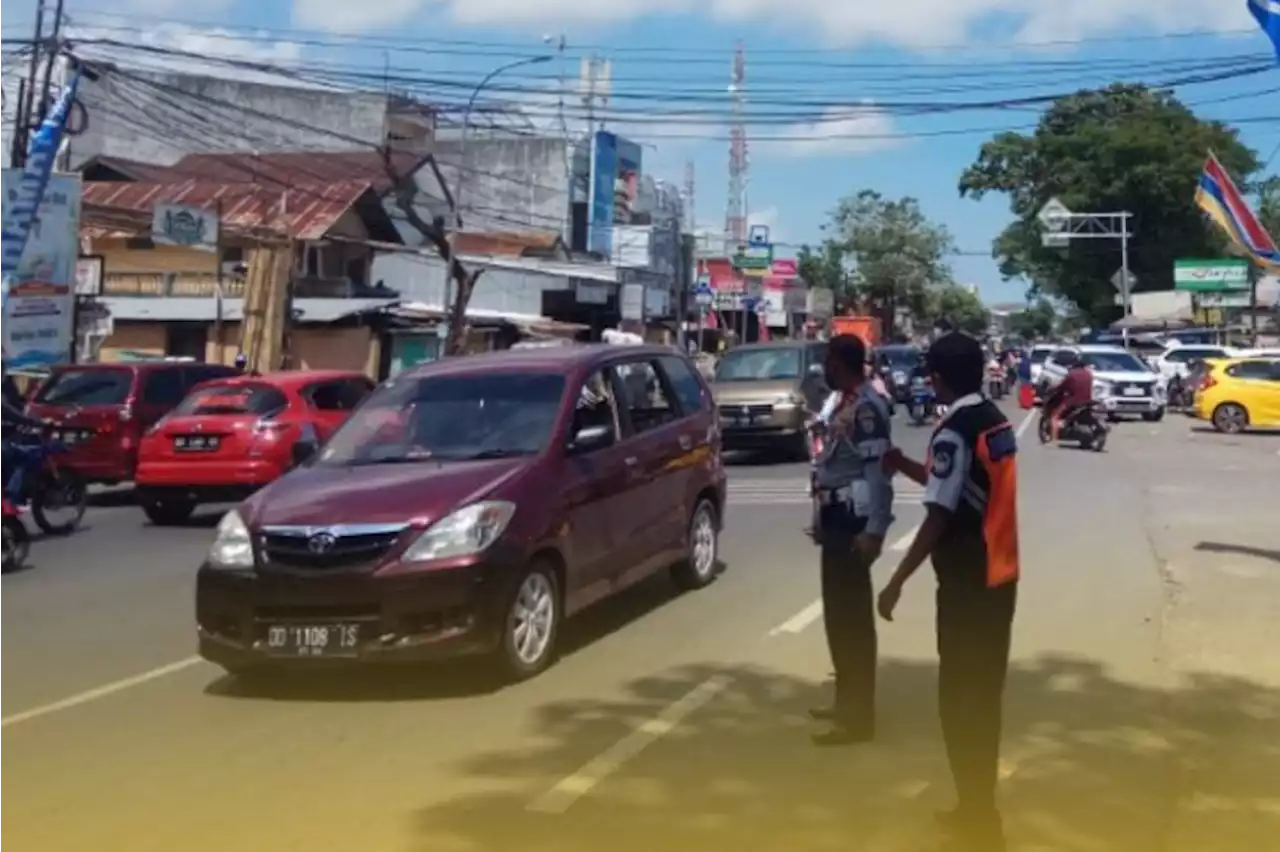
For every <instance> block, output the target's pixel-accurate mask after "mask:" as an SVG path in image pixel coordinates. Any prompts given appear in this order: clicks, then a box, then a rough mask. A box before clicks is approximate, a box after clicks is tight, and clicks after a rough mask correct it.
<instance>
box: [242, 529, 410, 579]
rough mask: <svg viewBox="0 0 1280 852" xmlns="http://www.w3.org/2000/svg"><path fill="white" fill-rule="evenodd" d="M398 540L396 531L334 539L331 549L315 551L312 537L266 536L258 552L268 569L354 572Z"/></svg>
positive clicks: (262, 537)
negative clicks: (345, 570) (335, 569)
mask: <svg viewBox="0 0 1280 852" xmlns="http://www.w3.org/2000/svg"><path fill="white" fill-rule="evenodd" d="M399 538H400V532H399V531H398V530H397V531H395V532H376V533H352V534H342V535H333V544H332V546H331V547H329V548H327V549H324V550H320V551H317V550H316V549H314V548H313V546H312V537H309V536H305V535H300V534H296V533H270V532H269V533H263V534H262V535H260V536H259V539H258V548H259V552H260V553H261V554H262V558H263V561H264V562H265V563H267V564H268V565H279V566H283V567H289V568H310V569H316V570H324V569H330V568H353V567H359V566H362V565H372V564H374V563H376V562H378V561H379V560H381V559H382V558H383V557H384V556H386V555H387V553H388V552H389V551H390V550H391V548H392V547H393V546H394V545H395V543H396V540H397V539H399Z"/></svg>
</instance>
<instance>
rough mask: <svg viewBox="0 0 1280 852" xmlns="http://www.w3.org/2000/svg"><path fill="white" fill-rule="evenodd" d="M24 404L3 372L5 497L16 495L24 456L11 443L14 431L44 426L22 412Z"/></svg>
mask: <svg viewBox="0 0 1280 852" xmlns="http://www.w3.org/2000/svg"><path fill="white" fill-rule="evenodd" d="M24 407H25V406H24V403H23V399H22V394H21V393H20V392H19V391H18V385H17V384H16V383H15V382H14V381H13V376H12V375H10V374H9V371H8V370H7V369H6V370H4V400H3V418H2V419H3V422H2V423H0V426H3V430H4V440H3V441H0V446H2V448H3V467H4V470H3V476H4V493H5V494H6V495H9V494H14V493H16V491H17V489H18V487H19V486H20V484H21V482H22V478H21V477H22V469H23V466H24V465H23V461H24V459H25V458H26V454H25V452H24V451H23V449H22V447H21V446H19V445H18V444H16V443H15V442H14V441H13V434H14V430H15V429H27V430H31V429H40V428H42V427H43V426H44V421H42V420H38V419H36V418H34V417H28V416H27V415H26V413H25V412H24V411H23V408H24Z"/></svg>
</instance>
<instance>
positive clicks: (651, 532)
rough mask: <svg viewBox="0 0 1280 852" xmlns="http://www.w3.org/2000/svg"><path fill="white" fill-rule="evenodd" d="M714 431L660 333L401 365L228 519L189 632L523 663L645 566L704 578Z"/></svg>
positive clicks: (255, 643)
mask: <svg viewBox="0 0 1280 852" xmlns="http://www.w3.org/2000/svg"><path fill="white" fill-rule="evenodd" d="M720 440H721V439H720V431H719V423H718V420H717V418H716V416H715V409H714V406H713V404H712V399H711V392H710V390H709V389H708V388H707V386H706V384H705V383H704V382H703V380H702V378H701V377H700V376H699V375H698V372H697V370H696V369H695V368H694V366H693V365H692V364H691V363H690V362H689V360H688V359H687V358H685V357H684V356H683V355H681V354H679V353H677V352H676V351H675V350H673V349H670V348H666V347H657V346H626V347H620V346H574V347H563V348H546V349H527V350H515V351H508V352H501V353H494V354H490V355H479V356H470V357H465V358H457V359H449V360H445V361H438V362H435V363H433V364H429V365H426V366H423V367H419V368H417V369H414V370H412V371H410V372H407V373H403V374H401V375H399V376H397V377H396V378H394V379H391V380H389V381H387V382H385V383H384V384H383V385H382V386H381V387H379V388H378V390H376V391H375V392H374V393H373V394H372V395H371V396H369V397H368V398H367V399H366V400H365V401H364V403H363V404H362V405H361V406H360V408H359V409H357V410H356V412H355V413H354V414H353V415H352V417H351V419H350V420H348V421H347V423H346V424H345V425H344V426H343V427H342V428H341V429H340V430H339V431H338V432H337V433H336V434H335V435H334V436H333V437H332V438H331V439H330V440H329V441H328V443H327V444H325V445H324V446H323V447H316V448H308V447H299V456H300V458H299V461H302V458H301V457H304V456H307V455H310V457H309V459H307V460H306V461H303V463H302V464H301V465H300V466H299V467H298V468H296V469H295V470H293V471H292V472H290V473H289V474H287V475H285V476H284V477H282V478H281V479H279V480H277V481H276V482H274V483H273V484H271V485H269V486H267V487H266V488H264V489H263V490H262V491H260V492H258V493H257V494H255V495H254V496H253V497H250V498H249V499H248V500H246V501H245V502H244V503H242V504H241V505H240V506H239V507H238V508H237V509H235V510H234V511H231V512H229V513H227V515H226V516H225V517H224V518H223V519H222V522H221V523H220V524H219V525H218V531H217V535H216V540H215V542H214V544H213V547H212V548H211V549H210V552H209V555H208V557H207V558H206V560H205V562H204V564H203V565H202V566H201V567H200V571H199V575H198V579H197V585H196V623H197V630H198V634H199V641H200V653H201V655H202V656H204V657H205V658H206V659H208V660H210V661H212V662H214V663H217V664H219V665H221V666H222V667H223V668H225V669H227V670H228V671H231V672H245V671H251V670H254V669H260V668H266V667H271V666H273V665H284V664H289V663H292V664H294V665H299V664H305V665H316V664H323V663H326V662H338V663H341V662H346V663H351V662H356V661H359V662H397V661H403V662H411V661H419V660H427V659H435V658H440V657H443V656H454V655H464V654H482V655H490V656H492V657H493V658H494V659H495V660H496V661H498V662H499V663H500V664H501V666H502V668H503V669H504V671H505V672H506V674H507V675H508V676H509V677H511V678H513V679H521V678H527V677H530V676H532V675H535V674H537V673H538V672H540V671H542V670H543V669H545V668H546V667H547V666H548V665H550V663H551V662H552V661H553V660H554V659H555V649H556V639H557V634H558V631H559V628H560V626H561V623H562V621H563V620H564V618H566V617H567V616H571V615H573V614H575V613H577V612H578V611H580V610H582V609H583V608H584V607H586V606H588V605H590V604H592V603H594V602H596V601H599V600H600V599H602V598H604V597H607V596H609V595H612V594H615V593H617V592H619V591H621V590H622V589H625V588H627V587H628V586H631V585H633V584H634V583H636V582H638V581H640V580H642V579H643V578H645V577H647V576H648V575H650V574H652V573H654V572H656V571H660V570H667V569H670V570H671V572H672V574H673V576H674V578H675V580H676V582H677V583H678V584H680V585H681V586H682V587H685V588H690V589H694V588H699V587H702V586H705V585H707V584H708V583H710V582H711V581H712V580H714V579H715V577H716V575H717V572H718V571H719V562H718V543H719V532H720V529H721V526H722V523H723V520H724V501H725V470H724V466H723V464H722V462H721V458H720Z"/></svg>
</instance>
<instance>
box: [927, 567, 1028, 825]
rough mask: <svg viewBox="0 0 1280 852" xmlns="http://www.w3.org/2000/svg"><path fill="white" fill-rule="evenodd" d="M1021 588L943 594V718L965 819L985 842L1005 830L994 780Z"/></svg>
mask: <svg viewBox="0 0 1280 852" xmlns="http://www.w3.org/2000/svg"><path fill="white" fill-rule="evenodd" d="M1017 588H1018V586H1017V583H1016V582H1015V583H1008V584H1006V585H1004V586H1000V587H998V588H994V589H988V588H972V587H963V586H958V587H954V588H948V587H947V586H945V585H944V586H942V587H940V588H939V589H938V659H939V666H938V713H939V716H940V718H941V721H942V737H943V740H944V741H945V743H946V747H947V761H948V763H949V764H950V766H951V777H952V779H953V780H954V782H955V787H956V797H957V799H958V800H959V813H960V814H962V815H963V816H964V817H965V822H966V823H967V824H968V826H969V827H971V828H972V829H973V830H974V831H976V832H978V833H979V835H990V834H994V833H996V832H999V827H1000V815H999V811H998V810H997V809H996V780H997V775H998V765H999V761H1000V730H1001V710H1002V706H1003V703H1004V683H1005V676H1006V674H1007V673H1008V670H1009V638H1010V632H1011V629H1012V626H1013V613H1014V608H1015V605H1016V602H1017ZM993 839H994V838H993Z"/></svg>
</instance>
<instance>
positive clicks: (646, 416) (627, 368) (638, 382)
mask: <svg viewBox="0 0 1280 852" xmlns="http://www.w3.org/2000/svg"><path fill="white" fill-rule="evenodd" d="M616 370H617V374H618V379H619V383H620V384H621V385H622V394H623V399H622V404H623V407H624V408H625V409H626V410H627V414H628V416H629V418H630V420H631V427H632V428H633V429H634V430H635V431H636V433H641V432H648V431H650V430H653V429H657V428H658V427H660V426H665V425H666V424H667V423H670V422H671V421H673V420H675V419H676V416H677V414H676V409H675V406H673V405H672V404H671V400H670V399H669V398H668V396H667V391H666V388H665V387H664V386H663V383H662V377H661V376H659V375H658V371H657V369H656V368H655V367H654V364H653V362H652V361H628V362H625V363H622V364H619V365H618V366H617V367H616Z"/></svg>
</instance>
